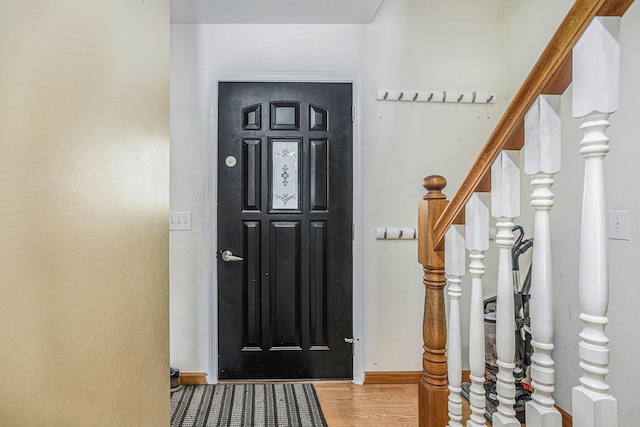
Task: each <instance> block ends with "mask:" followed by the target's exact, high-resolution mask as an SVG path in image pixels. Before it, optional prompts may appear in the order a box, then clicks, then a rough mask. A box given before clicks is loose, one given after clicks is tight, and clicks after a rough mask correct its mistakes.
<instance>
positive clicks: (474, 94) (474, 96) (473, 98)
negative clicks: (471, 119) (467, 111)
mask: <svg viewBox="0 0 640 427" xmlns="http://www.w3.org/2000/svg"><path fill="white" fill-rule="evenodd" d="M471 102H472V103H474V104H475V102H476V93H475V92H473V95H472V97H471Z"/></svg>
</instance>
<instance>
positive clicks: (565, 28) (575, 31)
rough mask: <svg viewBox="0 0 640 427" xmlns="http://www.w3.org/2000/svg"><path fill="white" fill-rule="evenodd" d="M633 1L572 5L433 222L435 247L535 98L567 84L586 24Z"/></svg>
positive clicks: (589, 1)
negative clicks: (456, 189)
mask: <svg viewBox="0 0 640 427" xmlns="http://www.w3.org/2000/svg"><path fill="white" fill-rule="evenodd" d="M632 3H633V0H577V1H576V2H575V3H574V4H573V6H572V7H571V9H570V10H569V12H568V13H567V16H566V17H565V18H564V20H563V21H562V24H561V25H560V27H559V28H558V30H557V31H556V32H555V34H554V35H553V37H552V38H551V40H550V41H549V43H548V44H547V47H546V48H545V49H544V51H543V52H542V54H541V55H540V58H539V59H538V61H537V62H536V64H535V65H534V67H533V69H532V70H531V72H530V73H529V75H528V76H527V78H526V79H525V81H524V83H523V84H522V86H520V89H519V90H518V92H517V93H516V95H515V96H514V97H513V100H512V101H511V104H509V107H508V108H507V109H506V111H505V112H504V114H503V115H502V118H501V119H500V121H499V122H498V124H497V126H496V128H495V129H494V131H493V133H492V134H491V136H490V137H489V139H488V140H487V142H486V143H485V145H484V147H483V148H482V151H481V152H480V154H479V155H478V157H477V158H476V161H475V163H474V164H473V166H472V167H471V169H470V170H469V173H468V174H467V176H466V177H465V179H464V181H462V184H461V185H460V188H459V189H458V191H457V192H456V194H455V195H454V196H453V198H452V199H451V201H450V202H449V204H448V205H447V207H446V209H445V210H444V212H443V213H442V215H441V216H440V219H439V220H438V222H437V223H436V225H435V228H434V230H433V233H434V235H433V238H432V241H433V243H434V245H435V246H436V247H437V248H440V247H441V246H442V244H443V242H444V235H445V233H446V232H447V229H448V228H449V227H450V226H451V224H453V222H454V220H455V219H456V218H457V217H458V216H459V215H460V214H461V212H462V211H463V210H464V206H465V204H466V203H467V200H469V197H471V194H472V193H473V192H474V191H476V188H477V187H478V184H480V182H481V181H482V179H483V178H484V177H485V175H487V173H488V172H489V170H490V167H491V165H492V164H493V161H494V160H495V159H496V157H497V156H498V154H499V153H500V151H501V150H503V149H504V148H505V147H506V146H507V144H508V143H509V142H510V140H511V139H512V138H513V137H514V135H515V134H516V131H517V129H518V127H519V126H520V125H521V124H522V122H523V120H524V116H525V114H526V112H527V111H528V110H529V108H530V107H531V105H532V104H533V103H534V101H535V100H536V99H537V97H538V96H539V95H540V94H542V93H546V94H561V93H562V92H564V90H565V89H566V87H567V85H568V84H569V83H570V74H571V73H570V70H571V51H572V49H573V46H574V45H575V44H576V42H577V41H578V39H579V38H580V36H581V35H582V33H583V32H584V30H585V29H586V28H587V26H588V25H589V23H590V22H591V21H592V20H593V18H594V17H596V16H622V15H624V13H625V12H626V11H627V9H628V8H629V6H631V4H632ZM567 70H569V72H568V73H567ZM567 76H568V77H569V79H567Z"/></svg>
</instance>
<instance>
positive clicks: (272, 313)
mask: <svg viewBox="0 0 640 427" xmlns="http://www.w3.org/2000/svg"><path fill="white" fill-rule="evenodd" d="M218 96H219V101H218V123H219V127H218V217H217V223H218V249H219V251H218V317H219V319H218V324H219V330H218V337H219V342H218V344H219V345H218V347H219V349H218V353H219V359H218V366H219V372H218V375H219V378H220V379H221V380H234V379H236V380H240V379H303V378H352V349H351V345H350V344H348V343H346V342H345V338H350V337H351V333H352V205H353V203H352V197H353V196H352V194H353V185H352V181H353V179H352V163H353V162H352V157H353V150H352V135H353V131H352V116H351V114H352V113H351V112H352V108H351V106H352V87H351V84H346V83H219V87H218Z"/></svg>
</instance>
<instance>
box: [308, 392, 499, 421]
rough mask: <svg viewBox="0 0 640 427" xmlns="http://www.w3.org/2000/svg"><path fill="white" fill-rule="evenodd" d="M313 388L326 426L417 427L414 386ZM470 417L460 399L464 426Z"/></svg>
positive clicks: (467, 409)
mask: <svg viewBox="0 0 640 427" xmlns="http://www.w3.org/2000/svg"><path fill="white" fill-rule="evenodd" d="M313 385H314V387H315V389H316V393H317V395H318V399H319V400H320V406H321V407H322V412H323V413H324V416H325V418H326V420H327V424H329V427H376V426H380V427H416V426H417V425H418V384H365V385H355V384H351V383H347V382H344V383H342V382H326V383H325V382H314V383H313ZM470 414H471V411H470V410H469V402H467V400H466V399H462V417H463V420H465V423H466V420H468V419H469V415H470ZM463 425H464V423H463ZM487 425H488V426H490V425H491V424H490V423H488V422H487Z"/></svg>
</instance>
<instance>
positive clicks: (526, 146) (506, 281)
mask: <svg viewBox="0 0 640 427" xmlns="http://www.w3.org/2000/svg"><path fill="white" fill-rule="evenodd" d="M632 3H633V0H622V1H614V0H578V1H576V2H575V4H574V5H573V7H572V8H571V9H570V11H569V12H568V14H567V16H566V17H565V19H564V20H563V22H562V24H561V25H560V27H559V29H558V30H557V31H556V33H555V35H554V36H553V38H552V39H551V41H550V42H549V44H548V45H547V47H546V48H545V50H544V51H543V53H542V55H541V56H540V58H539V59H538V61H537V63H536V64H535V66H534V67H533V69H532V70H531V72H530V74H529V75H528V77H527V78H526V79H525V81H524V83H523V85H522V86H521V88H520V89H519V91H518V92H517V93H516V95H515V96H514V98H513V101H512V102H511V104H510V105H509V107H508V108H507V109H506V111H505V113H504V115H503V116H502V118H501V120H500V121H499V122H498V124H497V126H496V128H495V130H494V131H493V133H492V134H491V136H490V137H489V139H488V141H487V143H486V144H485V145H484V147H483V148H482V150H481V152H480V154H479V155H478V157H477V159H476V161H475V163H474V165H473V166H472V167H471V170H470V171H469V173H468V174H467V176H466V178H465V179H464V181H463V182H462V184H461V185H460V188H459V190H458V191H457V193H456V194H455V195H454V196H453V198H452V199H451V200H450V201H449V200H447V199H446V196H445V195H444V194H443V192H442V190H443V189H444V188H445V186H446V180H445V178H443V177H441V176H429V177H427V178H425V180H424V183H423V185H424V187H425V189H426V190H427V193H426V194H425V196H424V197H423V200H421V201H420V202H419V207H418V222H419V243H418V245H419V249H418V260H419V262H420V263H421V264H422V266H423V269H424V280H423V282H424V285H425V311H424V321H423V336H424V355H423V377H422V380H421V382H420V385H419V420H420V426H422V427H425V426H429V427H442V426H450V427H456V426H462V423H463V419H462V398H461V386H460V384H461V372H462V362H461V361H462V354H461V337H460V304H459V300H460V296H461V295H462V288H461V286H460V283H461V278H462V276H464V275H465V274H466V271H465V270H466V268H465V266H467V265H468V266H469V268H468V274H469V275H470V276H471V290H470V292H471V303H470V313H469V317H470V325H469V331H470V335H469V367H470V372H471V373H470V378H471V388H470V399H469V401H470V405H471V417H470V419H469V420H468V421H467V423H466V425H467V426H473V427H475V426H483V425H486V421H485V418H484V412H485V392H484V388H483V383H484V371H485V366H484V358H485V348H484V345H485V344H484V316H483V299H484V298H485V297H486V296H483V294H482V279H483V275H484V272H485V264H484V253H485V251H487V250H488V249H489V229H490V222H491V220H490V217H493V218H494V219H493V221H495V222H494V224H495V228H496V229H497V235H496V240H495V243H496V245H497V247H498V253H499V255H498V283H497V308H496V318H497V320H496V345H497V354H498V365H499V372H498V374H497V394H498V401H499V406H498V409H497V412H496V413H495V414H494V416H493V425H494V426H501V427H514V426H520V422H519V421H518V420H517V419H516V417H515V411H514V409H513V405H514V403H515V400H514V397H515V385H514V377H513V369H514V367H515V339H514V337H515V335H514V330H515V326H514V324H515V321H514V297H513V279H512V271H511V268H512V266H511V248H512V246H513V243H514V241H515V235H514V233H513V230H512V229H513V226H514V221H515V220H516V218H517V217H519V216H520V194H519V192H520V172H521V170H520V169H521V165H520V161H519V159H520V153H519V151H520V150H524V164H523V166H524V172H525V174H526V175H529V176H530V179H531V185H532V187H533V194H532V195H531V201H530V204H531V207H532V209H533V211H534V222H535V224H534V231H533V238H534V241H535V245H534V250H533V257H532V281H531V295H532V298H531V302H530V310H531V334H532V346H533V349H534V355H533V357H532V364H531V377H532V378H531V379H532V382H531V385H532V387H533V388H534V390H535V392H534V393H533V399H532V401H531V402H529V403H527V408H526V423H527V426H529V427H538V426H540V427H542V426H544V427H552V426H561V423H562V421H561V416H560V413H559V412H558V410H557V409H556V408H555V401H554V398H553V391H554V377H555V374H554V361H553V360H552V357H551V353H552V350H553V348H554V344H553V342H554V341H553V335H554V319H553V297H552V296H553V283H552V272H551V264H552V262H551V261H552V248H551V238H550V215H549V214H550V210H551V209H552V207H553V204H554V201H553V192H552V186H553V184H554V176H555V174H556V173H558V172H559V171H560V148H561V147H560V143H561V141H560V139H561V138H560V127H561V118H560V98H561V94H562V93H563V92H564V91H565V90H566V88H567V86H568V85H569V84H570V83H573V104H572V114H573V116H574V117H578V118H580V119H581V121H582V125H581V129H582V131H583V139H582V141H581V142H580V154H581V155H582V157H583V158H584V166H585V172H584V174H585V175H584V188H583V189H582V191H583V206H582V228H581V236H580V254H579V263H580V267H579V268H580V280H579V293H580V295H579V298H580V306H581V313H580V319H581V321H582V325H583V326H582V332H581V333H580V343H579V351H578V354H576V358H577V359H578V360H579V363H580V368H581V369H582V376H581V377H580V380H579V383H578V384H576V385H575V387H574V388H573V391H572V408H571V412H572V414H573V425H574V426H579V427H591V426H593V427H611V426H617V425H618V422H617V401H616V399H615V397H613V396H611V395H610V394H609V386H608V384H607V382H606V378H605V377H606V374H607V373H608V372H609V348H608V341H609V340H608V338H607V336H606V335H605V331H604V329H605V326H606V324H607V323H608V319H607V317H606V316H607V309H608V295H609V285H608V261H607V227H606V208H605V183H604V160H605V157H606V155H607V152H608V143H609V139H608V137H607V134H606V131H607V128H608V127H609V116H610V114H612V113H614V112H615V111H616V110H617V106H618V80H619V68H620V46H619V33H620V23H621V19H620V18H621V17H622V16H623V15H624V13H625V12H626V11H627V9H628V8H629V6H631V4H632ZM576 221H577V219H576ZM467 251H468V253H469V260H467V259H466V252H467ZM447 284H448V288H447V292H448V297H449V298H448V301H449V310H448V315H449V319H448V324H449V329H448V335H447V328H446V321H447V319H445V295H444V292H445V286H446V285H447Z"/></svg>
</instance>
